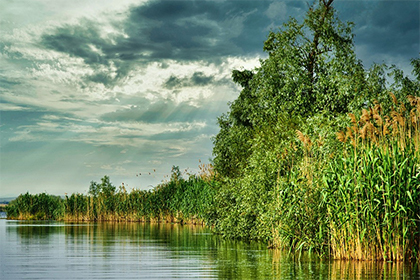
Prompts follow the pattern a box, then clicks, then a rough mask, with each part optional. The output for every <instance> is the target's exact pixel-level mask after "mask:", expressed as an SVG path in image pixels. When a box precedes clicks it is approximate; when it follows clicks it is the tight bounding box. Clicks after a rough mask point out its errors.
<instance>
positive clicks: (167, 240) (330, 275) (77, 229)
mask: <svg viewBox="0 0 420 280" xmlns="http://www.w3.org/2000/svg"><path fill="white" fill-rule="evenodd" d="M191 278H195V279H305V280H306V279H360V280H362V279H420V272H419V266H418V265H415V264H410V265H403V264H395V263H382V262H381V263H369V262H340V261H325V260H324V261H321V260H318V259H317V258H312V259H311V258H307V257H301V258H300V259H299V258H298V257H297V256H296V257H292V256H290V255H288V254H287V253H284V252H279V251H275V250H268V249H266V246H265V245H264V244H261V243H257V242H251V243H249V242H239V241H229V240H224V239H223V238H221V237H220V236H217V235H213V234H211V233H210V231H209V229H207V228H204V227H201V226H188V225H187V226H185V225H184V226H181V225H173V224H172V225H171V224H149V223H64V222H37V221H10V220H5V219H0V279H8V280H9V279H191Z"/></svg>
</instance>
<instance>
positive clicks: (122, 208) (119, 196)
mask: <svg viewBox="0 0 420 280" xmlns="http://www.w3.org/2000/svg"><path fill="white" fill-rule="evenodd" d="M207 175H208V174H207ZM213 184H214V183H213V182H211V181H210V179H209V178H207V177H206V176H205V175H204V174H201V176H199V175H193V176H190V177H189V178H188V179H187V180H185V179H183V178H182V176H181V173H180V172H179V168H178V167H174V168H173V170H172V177H171V179H170V180H169V181H168V182H166V183H162V184H160V185H159V186H157V187H156V188H154V189H152V190H136V189H134V190H132V191H131V192H127V190H126V189H125V187H124V186H120V187H119V188H118V189H117V188H116V187H115V186H114V185H112V183H111V182H110V179H109V177H108V176H105V177H103V178H102V179H101V182H100V183H96V182H91V185H90V189H89V193H88V194H87V195H84V194H78V193H74V194H72V195H70V196H67V195H66V196H65V198H60V197H57V196H53V195H48V194H45V193H42V194H35V195H31V194H29V193H26V194H22V195H20V196H19V197H18V198H17V199H15V200H13V201H12V202H11V203H10V204H9V205H8V207H7V209H6V210H7V216H8V218H11V219H41V220H46V219H55V220H67V221H160V220H165V221H169V222H181V223H183V222H191V223H203V222H204V221H208V220H211V218H212V214H211V213H212V212H213V211H212V210H211V208H212V207H213V204H212V201H213V196H214V186H213Z"/></svg>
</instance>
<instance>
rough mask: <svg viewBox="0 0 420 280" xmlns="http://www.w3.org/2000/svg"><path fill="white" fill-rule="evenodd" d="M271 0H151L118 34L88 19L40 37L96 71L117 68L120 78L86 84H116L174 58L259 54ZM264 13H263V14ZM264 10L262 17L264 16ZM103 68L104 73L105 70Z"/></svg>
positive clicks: (96, 78)
mask: <svg viewBox="0 0 420 280" xmlns="http://www.w3.org/2000/svg"><path fill="white" fill-rule="evenodd" d="M269 4H270V2H268V1H166V0H160V1H151V2H149V3H146V4H144V5H141V6H133V7H131V8H130V9H129V10H128V11H127V12H126V18H125V19H124V20H123V21H120V22H116V21H114V22H111V24H112V25H113V27H114V28H115V29H116V30H118V31H119V33H118V32H117V33H111V35H109V34H108V35H106V36H104V34H103V32H102V31H101V25H100V24H99V23H97V22H94V21H93V20H89V19H83V20H81V21H80V22H79V24H73V25H70V24H66V25H63V26H61V27H58V28H56V29H55V30H53V31H52V32H50V33H48V34H44V35H43V36H42V37H41V40H40V44H41V45H42V46H43V47H46V48H49V49H53V50H55V51H59V52H63V53H67V54H69V55H70V56H72V57H77V58H82V59H83V61H84V62H85V63H86V64H88V65H90V66H91V67H92V68H94V69H95V68H96V69H99V67H104V66H105V67H108V68H107V69H108V71H109V72H111V67H110V65H111V64H112V65H113V66H115V67H116V68H117V73H116V75H114V76H112V75H110V73H107V72H106V71H105V72H104V70H102V72H101V73H99V74H95V75H89V76H86V77H85V80H86V82H89V81H90V82H94V83H102V84H104V85H108V84H114V83H115V82H118V80H119V79H120V78H123V77H125V76H126V75H127V74H128V73H129V72H130V70H131V69H132V67H139V66H140V67H141V66H143V67H145V66H146V65H147V64H148V63H150V62H156V61H163V60H166V59H173V60H177V61H203V62H206V63H218V62H221V61H222V60H223V58H224V57H226V56H241V55H251V54H255V53H257V52H260V51H261V49H262V43H263V41H264V39H265V37H266V31H264V30H265V29H266V28H267V27H268V26H269V25H270V24H271V21H270V20H269V19H268V18H267V16H266V15H265V14H264V12H263V11H265V10H266V9H267V8H268V6H269ZM258 11H260V12H258ZM261 11H262V12H261ZM101 69H103V68H101Z"/></svg>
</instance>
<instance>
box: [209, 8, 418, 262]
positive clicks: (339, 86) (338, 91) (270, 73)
mask: <svg viewBox="0 0 420 280" xmlns="http://www.w3.org/2000/svg"><path fill="white" fill-rule="evenodd" d="M332 3H333V0H328V1H327V0H320V1H316V3H315V4H314V5H313V6H311V7H310V9H309V11H308V13H307V16H306V18H305V20H304V22H303V23H298V22H297V21H296V20H294V19H291V20H290V21H289V22H288V23H286V24H285V25H284V26H283V28H282V29H280V31H279V32H277V33H274V32H270V34H269V36H268V39H267V41H266V42H265V43H264V50H265V51H266V52H268V55H269V56H268V58H267V59H266V60H264V61H261V66H260V67H259V68H256V69H254V70H252V71H251V70H245V71H238V70H236V71H233V74H232V77H233V80H234V81H235V82H236V83H238V84H239V85H241V86H242V88H243V89H242V92H241V93H240V95H239V97H238V98H237V99H236V100H235V101H234V102H233V103H232V104H231V105H230V111H229V112H228V113H227V114H225V115H223V116H222V117H220V118H219V125H220V132H219V134H218V135H217V136H216V137H215V138H214V150H213V152H214V167H215V170H216V174H217V176H218V177H217V179H218V181H219V182H221V184H220V186H221V187H220V188H219V189H218V190H217V192H216V196H215V201H216V205H217V208H216V211H217V215H216V216H217V220H216V222H215V228H216V229H217V231H218V232H220V233H221V234H223V235H224V236H226V237H233V238H248V239H259V240H264V241H267V242H268V243H269V244H270V245H271V246H273V247H278V248H285V249H287V250H290V251H302V250H308V251H316V252H317V253H319V254H321V255H329V256H333V257H335V258H340V259H370V260H373V259H374V260H402V259H415V258H418V259H419V257H418V256H419V255H420V254H419V252H420V244H419V240H420V209H419V208H418V207H419V204H420V203H419V201H420V199H419V198H420V197H419V195H420V189H419V188H420V181H419V176H420V175H419V168H420V167H419V162H420V158H419V146H418V142H419V140H418V139H419V129H418V128H419V127H418V122H419V111H418V108H417V103H418V97H416V95H418V93H419V90H420V59H413V60H412V66H413V77H414V79H412V78H410V77H407V76H405V75H404V74H403V73H402V71H400V70H399V69H397V68H396V67H394V66H392V67H387V66H384V65H373V66H372V67H371V68H370V69H369V70H365V68H364V67H363V65H362V63H361V62H360V61H359V60H357V58H356V55H355V53H354V44H353V34H352V33H351V27H352V24H351V23H342V22H340V20H339V19H338V18H337V16H336V12H335V10H334V8H333V7H332ZM387 76H388V77H387ZM390 92H393V94H392V95H391V96H390ZM356 115H357V116H360V121H358V118H357V119H356ZM348 116H351V118H350V119H349V117H348ZM346 127H348V128H346ZM343 129H344V132H339V131H342V130H343ZM337 133H338V134H337ZM340 140H341V141H345V143H342V142H340Z"/></svg>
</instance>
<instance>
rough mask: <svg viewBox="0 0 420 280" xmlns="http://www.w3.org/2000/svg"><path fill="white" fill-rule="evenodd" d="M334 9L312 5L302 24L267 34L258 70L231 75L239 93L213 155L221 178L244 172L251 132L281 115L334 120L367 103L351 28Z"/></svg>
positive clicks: (325, 3) (327, 3)
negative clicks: (325, 115)
mask: <svg viewBox="0 0 420 280" xmlns="http://www.w3.org/2000/svg"><path fill="white" fill-rule="evenodd" d="M332 4H333V0H319V1H315V2H314V3H313V4H312V6H310V8H309V10H308V12H307V14H306V17H305V19H304V21H303V22H302V23H298V21H297V20H296V19H294V18H291V19H290V20H289V21H288V22H287V23H285V24H284V25H283V27H282V28H280V29H279V30H278V31H277V32H274V31H271V32H270V33H269V34H268V38H267V40H266V41H265V42H264V47H263V49H264V51H265V52H267V53H268V58H267V59H265V60H262V61H261V65H260V67H258V68H257V69H254V71H250V70H245V71H238V70H234V71H233V73H232V78H233V81H234V82H236V83H238V84H239V85H241V86H242V91H241V93H240V95H239V97H238V98H237V99H236V100H235V101H234V102H232V103H231V104H230V112H229V113H228V114H226V115H223V116H222V117H220V118H219V126H220V133H219V134H218V135H217V136H216V137H215V138H214V150H213V154H214V163H215V168H216V171H218V173H219V174H222V175H223V176H227V177H231V178H234V177H237V176H238V175H241V174H242V173H243V169H244V168H245V167H246V166H247V165H248V164H247V160H248V158H249V156H250V155H251V154H252V152H251V151H250V149H251V148H252V145H253V144H252V142H253V139H255V135H256V134H255V131H256V130H255V128H257V127H262V126H264V127H267V124H269V126H268V129H270V127H271V128H275V127H276V126H277V123H278V122H279V120H280V119H281V121H282V122H284V121H285V120H284V119H285V116H286V117H288V118H298V119H303V120H305V119H306V118H307V117H311V116H313V115H314V114H318V113H328V114H330V115H331V116H337V115H339V114H342V113H346V112H348V111H349V110H350V109H354V108H357V107H360V106H362V104H363V102H364V101H366V99H367V98H370V97H368V96H366V94H364V92H367V86H366V78H367V73H366V71H365V70H364V68H363V65H362V63H361V62H360V61H359V60H357V58H356V55H355V52H354V43H353V37H354V36H353V33H352V26H353V24H352V23H343V22H341V21H340V20H339V19H338V17H337V15H336V14H337V13H336V11H335V9H334V8H333V6H332ZM293 123H294V122H293ZM292 128H293V129H295V127H294V126H293V127H292ZM282 129H284V127H283V128H282Z"/></svg>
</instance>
